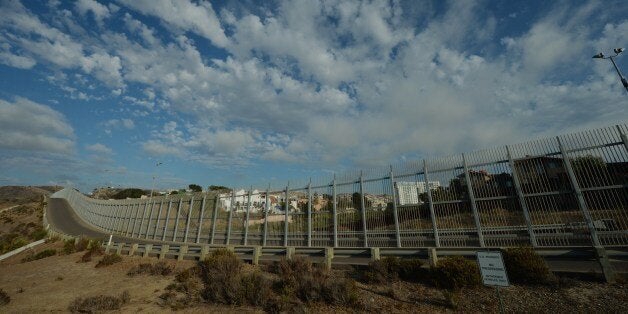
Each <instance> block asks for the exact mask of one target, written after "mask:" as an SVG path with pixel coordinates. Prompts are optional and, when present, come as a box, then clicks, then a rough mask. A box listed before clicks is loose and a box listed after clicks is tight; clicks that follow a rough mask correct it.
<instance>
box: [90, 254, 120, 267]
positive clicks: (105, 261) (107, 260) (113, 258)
mask: <svg viewBox="0 0 628 314" xmlns="http://www.w3.org/2000/svg"><path fill="white" fill-rule="evenodd" d="M120 262H122V257H121V256H120V255H118V254H115V253H113V254H108V255H105V256H103V257H102V259H101V260H100V261H98V263H97V264H96V266H95V267H96V268H100V267H106V266H110V265H113V264H115V263H120Z"/></svg>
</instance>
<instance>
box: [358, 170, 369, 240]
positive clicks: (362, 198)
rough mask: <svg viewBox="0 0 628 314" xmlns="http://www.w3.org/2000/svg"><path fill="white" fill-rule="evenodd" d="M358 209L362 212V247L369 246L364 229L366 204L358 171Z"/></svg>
mask: <svg viewBox="0 0 628 314" xmlns="http://www.w3.org/2000/svg"><path fill="white" fill-rule="evenodd" d="M360 211H361V212H362V236H363V237H364V247H369V239H368V234H367V231H366V206H364V180H362V171H360Z"/></svg>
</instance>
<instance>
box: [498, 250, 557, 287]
mask: <svg viewBox="0 0 628 314" xmlns="http://www.w3.org/2000/svg"><path fill="white" fill-rule="evenodd" d="M504 264H506V265H505V266H506V271H507V272H508V279H509V280H510V281H511V282H512V283H518V284H548V283H551V282H552V278H553V276H552V273H551V272H550V270H549V267H547V263H545V260H544V259H543V257H541V256H540V255H539V254H537V253H536V252H535V251H534V249H532V248H531V247H520V248H511V249H506V251H504Z"/></svg>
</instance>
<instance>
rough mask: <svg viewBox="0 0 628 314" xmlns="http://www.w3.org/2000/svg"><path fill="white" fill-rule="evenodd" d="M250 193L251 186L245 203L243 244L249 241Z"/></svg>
mask: <svg viewBox="0 0 628 314" xmlns="http://www.w3.org/2000/svg"><path fill="white" fill-rule="evenodd" d="M251 193H253V186H251V187H250V188H249V194H248V200H247V205H246V223H245V225H244V245H247V244H248V242H249V215H250V213H251Z"/></svg>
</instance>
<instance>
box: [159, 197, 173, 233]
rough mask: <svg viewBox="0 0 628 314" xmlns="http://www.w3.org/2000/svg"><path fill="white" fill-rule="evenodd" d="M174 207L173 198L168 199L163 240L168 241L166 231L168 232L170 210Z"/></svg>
mask: <svg viewBox="0 0 628 314" xmlns="http://www.w3.org/2000/svg"><path fill="white" fill-rule="evenodd" d="M171 209H172V200H169V201H168V210H167V211H166V221H165V222H164V232H163V233H162V234H161V241H166V232H168V224H169V223H170V210H171Z"/></svg>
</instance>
